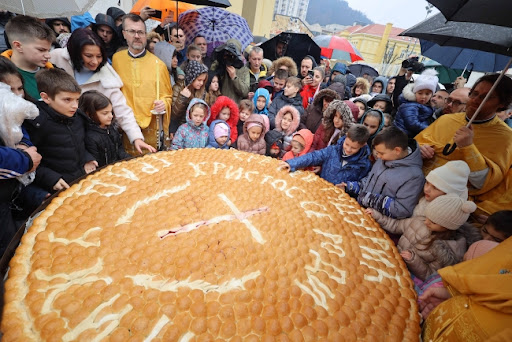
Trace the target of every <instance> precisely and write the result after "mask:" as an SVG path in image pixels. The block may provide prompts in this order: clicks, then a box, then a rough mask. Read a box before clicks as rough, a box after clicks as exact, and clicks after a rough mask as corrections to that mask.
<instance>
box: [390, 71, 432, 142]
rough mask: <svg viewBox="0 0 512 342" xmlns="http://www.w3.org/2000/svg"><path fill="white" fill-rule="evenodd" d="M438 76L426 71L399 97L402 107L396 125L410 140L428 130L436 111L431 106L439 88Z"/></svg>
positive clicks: (397, 115) (396, 117)
mask: <svg viewBox="0 0 512 342" xmlns="http://www.w3.org/2000/svg"><path fill="white" fill-rule="evenodd" d="M436 74H437V72H436V71H435V70H433V69H427V70H425V71H424V72H423V73H422V74H421V75H420V76H419V77H417V78H416V79H415V80H414V83H410V84H408V85H406V86H405V88H404V90H403V91H402V95H400V97H399V102H400V107H398V111H397V112H396V115H395V122H394V124H395V126H396V127H398V128H400V129H401V130H402V131H404V132H405V133H407V135H408V136H409V138H410V139H412V138H414V137H415V136H416V135H417V134H418V133H420V132H421V131H423V130H424V129H425V128H427V127H428V125H429V124H430V122H431V120H430V118H431V117H432V114H433V113H434V109H433V108H432V107H431V106H430V99H431V98H432V94H434V93H435V92H436V88H437V82H438V78H437V76H436Z"/></svg>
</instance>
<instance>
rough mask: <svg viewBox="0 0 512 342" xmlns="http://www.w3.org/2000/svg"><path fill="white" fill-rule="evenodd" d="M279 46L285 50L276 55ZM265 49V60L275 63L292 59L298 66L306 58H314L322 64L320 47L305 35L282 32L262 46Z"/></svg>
mask: <svg viewBox="0 0 512 342" xmlns="http://www.w3.org/2000/svg"><path fill="white" fill-rule="evenodd" d="M277 44H279V45H280V47H282V48H283V50H282V51H283V53H282V54H281V55H278V54H277V53H276V45H277ZM260 47H261V48H262V49H263V53H264V56H265V58H268V59H270V60H271V61H274V60H276V59H278V58H279V57H283V56H287V57H291V58H292V59H293V60H294V61H295V63H296V64H297V66H299V67H300V63H301V61H302V59H304V56H306V55H310V56H312V57H313V58H314V59H315V60H316V62H317V63H320V50H321V49H320V46H318V45H317V44H316V43H315V42H314V41H313V39H311V37H310V36H308V35H307V34H305V33H293V32H282V33H280V34H278V35H277V36H275V37H274V38H272V39H269V40H267V41H266V42H264V43H263V44H261V45H260Z"/></svg>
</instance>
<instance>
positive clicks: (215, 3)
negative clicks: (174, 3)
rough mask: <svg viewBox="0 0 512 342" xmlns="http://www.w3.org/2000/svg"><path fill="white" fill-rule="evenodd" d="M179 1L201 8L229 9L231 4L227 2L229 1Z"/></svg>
mask: <svg viewBox="0 0 512 342" xmlns="http://www.w3.org/2000/svg"><path fill="white" fill-rule="evenodd" d="M179 1H181V2H186V3H187V4H192V5H202V6H211V7H222V8H227V7H231V3H230V2H229V0H179Z"/></svg>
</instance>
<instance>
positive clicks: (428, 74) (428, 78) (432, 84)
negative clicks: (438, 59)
mask: <svg viewBox="0 0 512 342" xmlns="http://www.w3.org/2000/svg"><path fill="white" fill-rule="evenodd" d="M438 82H439V79H438V78H437V71H435V70H434V69H426V70H425V71H423V72H422V73H421V75H419V76H418V77H416V78H415V79H414V88H413V90H412V91H413V92H414V93H416V92H418V91H420V90H423V89H429V90H431V91H432V94H434V93H435V92H436V89H437V83H438Z"/></svg>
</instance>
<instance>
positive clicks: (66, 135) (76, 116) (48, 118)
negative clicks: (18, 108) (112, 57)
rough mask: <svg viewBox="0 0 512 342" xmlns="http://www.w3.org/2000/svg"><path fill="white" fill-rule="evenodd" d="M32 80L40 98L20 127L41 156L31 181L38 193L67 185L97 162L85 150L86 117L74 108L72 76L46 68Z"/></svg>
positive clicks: (77, 89) (76, 96)
mask: <svg viewBox="0 0 512 342" xmlns="http://www.w3.org/2000/svg"><path fill="white" fill-rule="evenodd" d="M36 81H37V87H38V89H39V90H40V91H41V93H40V95H41V99H42V101H40V102H38V103H37V107H38V108H39V116H38V117H37V118H35V119H34V120H26V121H25V123H24V126H25V128H26V129H27V131H28V134H29V136H30V138H31V140H32V143H33V144H34V146H36V147H37V150H38V152H39V153H40V154H41V156H42V157H43V159H42V161H41V165H40V166H39V167H38V168H37V170H36V178H35V181H34V185H35V186H37V187H39V188H40V193H41V194H42V193H48V192H50V193H51V192H54V191H59V190H62V189H67V188H69V184H70V183H71V182H73V181H74V180H76V179H77V178H79V177H81V176H83V175H85V174H86V173H90V172H92V171H94V170H96V167H97V166H98V163H97V162H96V160H94V157H93V156H92V155H91V154H90V153H89V152H87V150H86V149H85V142H84V141H85V130H86V127H87V118H86V116H85V115H84V114H83V113H82V112H81V111H79V110H78V99H79V97H80V87H79V86H78V84H77V83H76V81H75V80H74V79H73V77H72V76H70V75H68V74H67V73H66V72H65V71H63V70H60V69H48V70H41V71H39V72H38V73H37V74H36ZM42 199H43V200H44V197H43V198H42Z"/></svg>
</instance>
